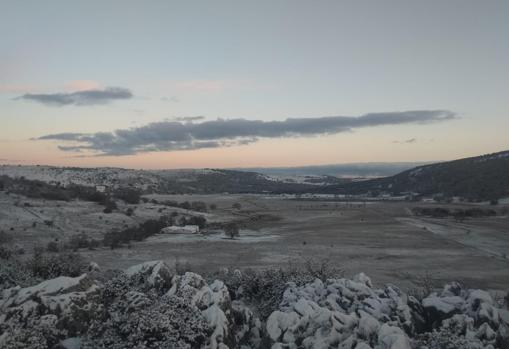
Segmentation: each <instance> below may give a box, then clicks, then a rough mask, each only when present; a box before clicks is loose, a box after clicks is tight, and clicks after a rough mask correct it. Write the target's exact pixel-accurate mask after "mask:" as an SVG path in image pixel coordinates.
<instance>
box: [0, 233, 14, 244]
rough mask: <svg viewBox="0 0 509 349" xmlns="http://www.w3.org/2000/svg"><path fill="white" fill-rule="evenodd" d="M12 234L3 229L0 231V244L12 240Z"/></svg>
mask: <svg viewBox="0 0 509 349" xmlns="http://www.w3.org/2000/svg"><path fill="white" fill-rule="evenodd" d="M12 239H13V238H12V235H11V234H9V233H6V232H5V231H3V230H2V231H0V244H5V243H8V242H11V241H12Z"/></svg>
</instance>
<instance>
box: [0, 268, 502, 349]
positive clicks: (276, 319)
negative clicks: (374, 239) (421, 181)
mask: <svg viewBox="0 0 509 349" xmlns="http://www.w3.org/2000/svg"><path fill="white" fill-rule="evenodd" d="M97 269H98V268H95V269H94V271H93V272H92V273H91V274H88V275H87V274H83V275H81V276H79V277H75V278H72V277H58V278H55V279H52V280H46V281H44V282H42V283H39V284H37V285H34V286H30V287H25V288H21V287H19V286H18V287H12V288H8V289H5V290H3V291H2V292H1V293H0V347H1V348H2V349H3V348H7V349H13V348H29V349H40V348H57V347H59V348H68V349H80V348H81V349H92V348H112V349H121V348H130V347H143V348H204V349H226V348H230V349H234V348H243V349H248V348H253V349H254V348H272V349H280V348H281V349H283V348H288V349H300V348H302V349H308V348H309V349H319V348H324V349H325V348H327V349H328V348H339V349H411V348H415V349H417V348H418V349H424V348H428V349H437V348H470V349H490V348H493V349H494V348H503V349H505V348H509V311H508V310H507V309H506V308H504V307H502V306H501V305H500V304H499V303H497V302H496V301H495V300H494V299H493V297H492V296H491V295H490V294H489V293H488V292H486V291H483V290H467V289H463V288H462V287H461V286H460V285H459V284H457V283H452V284H448V285H446V286H445V287H444V288H443V289H441V290H438V291H437V292H434V293H432V294H430V295H429V296H427V297H426V298H424V299H423V300H422V301H420V300H418V299H416V298H414V297H410V296H408V295H406V294H404V293H403V292H401V291H400V290H399V289H398V288H397V287H395V286H392V285H387V286H385V287H383V288H375V287H373V284H372V283H371V280H370V279H369V277H367V276H366V275H364V274H359V275H357V276H355V277H354V278H352V279H346V278H337V279H328V280H326V281H321V280H319V279H316V280H314V281H312V282H308V281H305V282H302V281H298V283H295V282H288V283H283V284H282V287H281V290H282V292H281V293H282V297H280V298H278V299H281V302H280V303H279V304H278V305H275V306H274V309H273V310H272V311H271V312H269V315H268V316H266V318H265V317H264V318H263V321H262V319H260V318H259V317H258V316H257V314H258V309H257V307H256V304H253V303H249V304H247V303H245V302H247V301H252V300H246V299H245V298H243V297H242V294H243V292H241V291H242V288H243V286H244V285H243V284H242V283H240V284H238V283H235V284H234V285H235V286H234V287H233V288H235V290H229V289H228V287H227V286H226V284H225V283H224V282H223V281H220V280H214V281H212V282H210V281H207V280H205V279H204V278H203V277H202V276H200V275H198V274H195V273H191V272H187V273H185V274H183V275H174V273H173V271H172V269H171V268H169V267H168V266H167V265H166V264H165V263H164V262H161V261H153V262H147V263H143V264H140V265H137V266H134V267H131V268H129V269H127V270H126V271H125V272H121V273H118V274H117V275H115V276H114V277H112V278H111V279H109V280H108V281H106V282H104V283H101V282H99V281H96V280H95V279H94V278H93V277H92V276H91V275H94V274H93V273H94V272H99V271H98V270H97ZM234 274H235V275H236V280H241V279H242V278H241V276H242V274H241V272H239V271H236V272H235V273H234ZM225 280H226V279H225ZM274 282H277V280H275V281H274ZM253 285H254V284H253ZM275 289H279V287H277V288H275ZM244 290H245V289H244ZM281 293H280V295H281ZM271 294H272V293H271ZM278 302H279V301H278ZM275 304H277V303H275Z"/></svg>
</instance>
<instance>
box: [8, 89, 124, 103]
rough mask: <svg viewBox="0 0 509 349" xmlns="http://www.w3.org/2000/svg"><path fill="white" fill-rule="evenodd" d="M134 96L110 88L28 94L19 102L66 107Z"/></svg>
mask: <svg viewBox="0 0 509 349" xmlns="http://www.w3.org/2000/svg"><path fill="white" fill-rule="evenodd" d="M132 97H133V94H132V92H131V91H130V90H128V89H126V88H122V87H108V88H105V89H104V90H87V91H78V92H72V93H48V94H33V93H26V94H24V95H22V96H19V97H17V98H16V99H17V100H28V101H34V102H39V103H42V104H46V105H51V106H57V107H61V106H64V105H77V106H85V105H96V104H106V103H109V102H111V101H113V100H118V99H129V98H132Z"/></svg>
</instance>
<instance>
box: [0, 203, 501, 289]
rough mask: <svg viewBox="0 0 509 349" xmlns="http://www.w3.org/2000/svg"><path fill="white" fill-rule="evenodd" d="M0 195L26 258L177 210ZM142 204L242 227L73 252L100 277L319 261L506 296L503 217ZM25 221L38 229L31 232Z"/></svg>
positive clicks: (371, 207)
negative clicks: (153, 269) (37, 248)
mask: <svg viewBox="0 0 509 349" xmlns="http://www.w3.org/2000/svg"><path fill="white" fill-rule="evenodd" d="M0 196H1V197H0V224H1V227H2V230H4V231H7V232H9V233H11V234H12V235H13V236H14V241H13V243H18V244H21V245H23V246H24V247H25V249H26V250H27V251H29V250H30V249H31V248H32V247H33V246H34V245H35V244H37V243H40V244H43V245H45V244H46V243H47V242H48V241H51V240H52V239H54V238H59V239H62V240H63V239H65V238H67V237H69V236H71V235H73V234H77V233H80V232H85V233H86V234H87V235H89V236H90V237H93V238H97V239H100V238H101V237H102V234H103V233H104V232H106V231H110V230H112V229H120V228H122V227H123V226H132V225H135V224H137V223H141V222H143V221H144V220H146V219H149V218H158V217H159V216H160V215H161V212H165V210H168V211H169V212H171V211H182V209H176V208H173V207H170V208H168V207H165V206H162V205H158V204H154V203H150V202H148V203H144V204H143V203H140V204H139V205H122V206H119V210H118V212H115V213H112V214H104V213H102V209H103V207H102V206H100V205H98V204H95V203H89V202H80V201H71V202H58V201H45V202H43V201H42V200H27V199H24V198H16V197H15V196H14V195H12V194H11V195H6V194H4V193H0ZM147 198H149V199H156V200H158V201H163V200H174V201H179V202H182V201H203V202H206V203H207V204H215V205H217V209H215V210H212V211H210V212H209V213H200V214H201V215H204V216H205V217H206V218H207V221H208V222H224V221H232V220H235V221H237V222H240V223H241V234H240V237H239V238H237V239H235V240H230V239H227V238H225V237H224V236H223V235H208V236H203V235H156V236H153V237H150V238H148V239H146V240H145V241H141V242H133V243H132V244H131V246H130V248H127V247H126V246H124V247H121V248H117V249H114V250H111V249H110V248H105V247H100V248H97V249H94V250H88V249H81V250H80V253H81V254H83V255H84V256H85V257H86V258H87V259H90V260H93V261H96V262H97V263H98V264H99V265H100V266H101V267H102V268H125V267H128V266H131V265H133V264H136V263H139V262H143V261H147V260H156V259H162V260H166V261H167V262H169V263H170V264H175V263H179V264H182V265H185V266H186V267H189V268H190V269H192V270H195V271H198V272H211V271H216V270H218V269H220V268H221V267H234V268H246V267H253V268H261V267H266V266H284V265H285V264H287V263H295V262H302V261H304V260H306V259H309V258H314V259H322V258H326V259H329V260H330V261H331V262H333V263H334V264H335V265H337V266H340V267H341V268H343V269H344V270H345V273H346V275H347V276H351V275H353V274H355V273H358V272H361V271H362V272H365V273H366V274H368V275H370V276H371V277H372V278H373V280H374V281H375V282H377V283H380V284H382V283H391V282H392V283H395V284H398V285H400V286H402V287H411V286H412V281H414V280H415V279H417V278H418V277H419V276H422V275H424V274H426V273H429V274H431V275H432V277H433V278H435V279H436V280H437V281H439V282H442V281H443V282H445V281H450V280H459V281H462V282H464V283H466V284H467V285H468V286H470V287H483V288H491V289H498V290H506V289H508V288H509V257H508V256H509V218H508V217H506V216H497V217H491V218H476V219H468V220H465V221H463V222H461V223H457V222H455V221H454V220H453V219H452V218H448V219H431V218H423V217H417V216H413V215H412V214H411V210H410V208H411V207H412V206H413V205H415V206H422V205H423V204H422V203H415V204H414V203H407V202H373V203H368V204H364V203H345V202H319V201H298V200H285V199H282V198H280V197H276V196H263V195H150V196H147ZM14 201H16V202H18V205H17V206H15V205H13V203H14ZM25 202H28V204H27V206H25ZM236 202H238V203H240V204H241V205H242V208H241V209H240V210H236V209H232V204H234V203H236ZM430 205H431V204H430ZM440 206H444V205H440ZM450 206H451V207H452V206H454V205H452V204H451V205H450ZM127 207H133V208H134V207H135V214H134V215H133V216H132V217H128V216H127V215H125V214H124V213H122V212H124V211H125V210H126V209H127ZM183 211H185V210H183ZM169 212H168V213H169ZM44 220H51V221H53V226H47V225H46V224H44ZM33 222H37V224H36V225H35V226H33ZM11 228H12V230H11Z"/></svg>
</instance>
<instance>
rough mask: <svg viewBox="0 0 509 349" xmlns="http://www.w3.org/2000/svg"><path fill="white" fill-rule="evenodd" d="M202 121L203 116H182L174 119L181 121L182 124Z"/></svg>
mask: <svg viewBox="0 0 509 349" xmlns="http://www.w3.org/2000/svg"><path fill="white" fill-rule="evenodd" d="M203 119H205V116H183V117H180V118H175V120H176V121H183V122H189V121H200V120H203Z"/></svg>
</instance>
